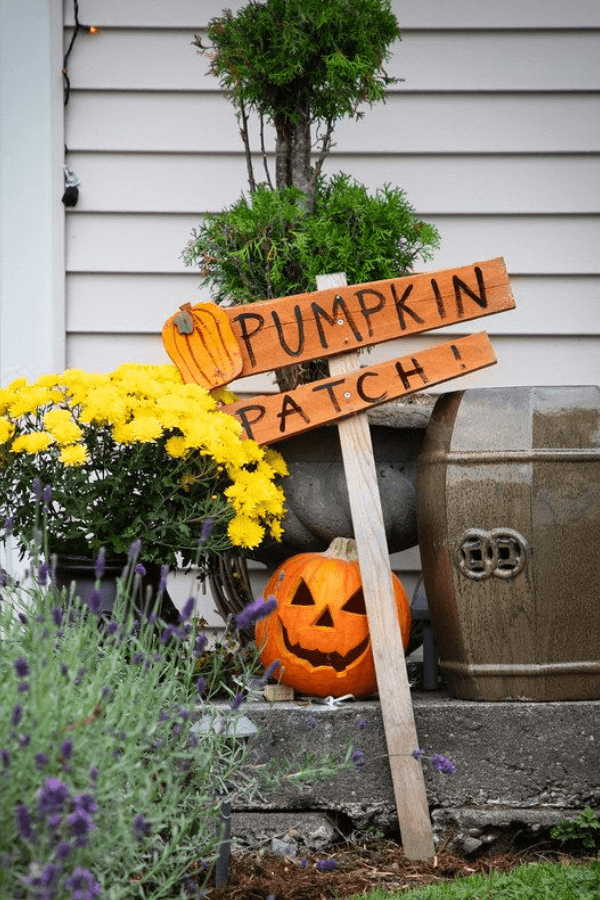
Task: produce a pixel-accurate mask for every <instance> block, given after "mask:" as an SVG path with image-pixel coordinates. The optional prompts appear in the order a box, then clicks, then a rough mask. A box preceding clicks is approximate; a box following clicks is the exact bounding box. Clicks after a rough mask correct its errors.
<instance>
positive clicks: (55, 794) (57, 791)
mask: <svg viewBox="0 0 600 900" xmlns="http://www.w3.org/2000/svg"><path fill="white" fill-rule="evenodd" d="M68 798H69V788H68V787H67V786H66V784H65V783H64V782H62V781H61V780H60V778H47V779H46V781H45V782H44V783H43V785H42V787H41V789H40V792H39V797H38V809H39V811H40V815H42V816H47V815H52V814H53V813H62V811H63V808H64V805H65V802H66V801H67V800H68Z"/></svg>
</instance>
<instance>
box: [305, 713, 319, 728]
mask: <svg viewBox="0 0 600 900" xmlns="http://www.w3.org/2000/svg"><path fill="white" fill-rule="evenodd" d="M306 727H307V728H308V730H309V731H313V729H315V728H316V727H317V720H316V719H315V717H314V716H311V717H310V719H309V720H308V722H307V723H306Z"/></svg>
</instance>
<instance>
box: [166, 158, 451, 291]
mask: <svg viewBox="0 0 600 900" xmlns="http://www.w3.org/2000/svg"><path fill="white" fill-rule="evenodd" d="M303 198H304V195H303V193H302V191H300V190H299V189H298V188H295V187H288V188H283V189H277V190H271V189H269V188H267V187H266V186H264V185H259V186H258V187H257V189H256V191H254V192H253V193H252V194H251V195H250V196H249V197H246V196H242V197H241V198H240V199H239V200H237V201H236V202H235V203H234V204H233V205H232V206H231V207H229V208H228V209H225V210H223V211H222V212H219V213H214V214H211V215H207V216H206V217H205V219H204V221H203V223H202V224H201V225H200V227H199V228H198V229H196V230H195V231H194V232H193V234H192V238H191V240H190V242H189V244H188V246H187V248H186V250H185V251H184V259H185V261H186V263H187V264H188V265H199V266H200V268H201V272H202V278H203V282H204V283H206V284H208V285H210V286H211V289H212V290H213V295H214V299H215V301H216V302H217V303H231V302H233V303H236V304H241V303H253V302H255V301H257V300H264V299H267V298H271V297H282V296H286V295H289V294H298V293H303V292H306V291H313V290H315V287H316V276H317V275H319V274H323V273H326V272H345V273H346V276H347V279H348V283H349V284H360V283H361V282H365V281H375V280H379V279H384V278H398V277H400V276H402V275H404V274H407V273H408V272H409V271H411V270H412V268H413V266H414V264H415V262H416V261H417V260H419V259H420V260H428V259H431V257H432V255H433V251H434V250H435V248H437V247H438V246H439V240H440V239H439V234H438V231H437V229H436V228H435V227H434V226H433V225H431V224H428V223H426V222H423V221H421V220H420V219H418V218H417V216H416V214H415V212H414V210H413V208H412V207H411V206H410V204H409V203H408V201H407V200H406V197H405V195H404V192H403V191H402V190H401V189H399V188H395V187H390V186H389V185H386V186H385V187H384V188H382V189H381V190H377V191H376V192H375V193H374V194H369V192H368V191H367V189H366V187H364V185H362V184H360V183H358V182H356V181H354V180H353V179H351V178H350V177H349V176H348V175H345V174H342V173H340V174H338V175H335V176H333V177H332V178H331V179H329V180H327V179H325V178H321V179H319V180H318V182H317V185H316V190H315V203H314V209H313V211H312V213H311V214H310V215H307V214H306V212H305V209H304V207H303Z"/></svg>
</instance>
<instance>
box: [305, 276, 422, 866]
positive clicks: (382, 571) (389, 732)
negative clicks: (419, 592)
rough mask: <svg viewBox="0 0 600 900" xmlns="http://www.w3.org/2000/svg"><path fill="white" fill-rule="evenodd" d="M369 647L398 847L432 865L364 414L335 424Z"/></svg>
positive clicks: (338, 365)
mask: <svg viewBox="0 0 600 900" xmlns="http://www.w3.org/2000/svg"><path fill="white" fill-rule="evenodd" d="M346 284H347V281H346V276H345V275H343V274H341V273H340V274H330V275H319V276H318V277H317V289H318V290H324V289H325V288H329V287H340V286H343V285H346ZM356 369H358V352H352V353H345V354H342V355H340V356H335V357H332V358H331V359H330V360H329V370H330V373H331V375H333V376H343V375H346V374H348V373H349V372H354V371H355V370H356ZM338 430H339V435H340V444H341V448H342V459H343V462H344V471H345V474H346V482H347V485H348V494H349V498H350V512H351V514H352V525H353V528H354V537H355V540H356V547H357V552H358V562H359V566H360V572H361V579H362V585H363V594H364V598H365V605H366V609H367V617H368V620H369V631H370V634H371V647H372V650H373V658H374V661H375V672H376V674H377V686H378V690H379V697H380V701H381V712H382V716H383V725H384V730H385V736H386V742H387V748H388V756H389V760H390V769H391V773H392V782H393V786H394V796H395V798H396V806H397V810H398V821H399V823H400V833H401V836H402V847H403V850H404V852H405V853H406V855H407V856H408V858H409V859H432V858H433V856H434V852H435V851H434V846H433V832H432V828H431V820H430V817H429V806H428V803H427V794H426V792H425V780H424V778H423V769H422V766H421V763H420V762H419V761H418V760H416V759H414V757H413V755H412V754H413V751H414V750H416V749H417V747H418V746H419V744H418V739H417V731H416V727H415V719H414V712H413V707H412V698H411V695H410V687H409V684H408V676H407V672H406V663H405V659H404V651H403V644H402V635H401V632H400V626H399V624H398V616H397V612H396V602H395V599H394V590H393V586H392V575H391V570H390V560H389V553H388V547H387V540H386V536H385V527H384V522H383V511H382V507H381V498H380V496H379V487H378V484H377V471H376V469H375V459H374V455H373V444H372V442H371V432H370V429H369V421H368V418H367V415H366V413H359V414H357V415H354V416H350V417H349V418H347V419H343V420H341V421H340V422H338Z"/></svg>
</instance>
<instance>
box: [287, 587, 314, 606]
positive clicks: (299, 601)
mask: <svg viewBox="0 0 600 900" xmlns="http://www.w3.org/2000/svg"><path fill="white" fill-rule="evenodd" d="M290 605H291V606H314V605H315V601H314V599H313V595H312V594H311V592H310V588H309V587H308V585H307V584H306V582H305V581H301V582H300V584H299V585H298V590H297V591H296V593H295V594H294V597H293V599H292V602H291V604H290Z"/></svg>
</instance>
